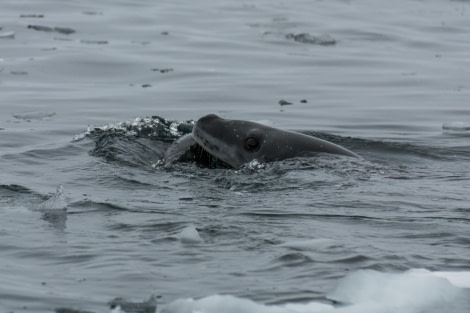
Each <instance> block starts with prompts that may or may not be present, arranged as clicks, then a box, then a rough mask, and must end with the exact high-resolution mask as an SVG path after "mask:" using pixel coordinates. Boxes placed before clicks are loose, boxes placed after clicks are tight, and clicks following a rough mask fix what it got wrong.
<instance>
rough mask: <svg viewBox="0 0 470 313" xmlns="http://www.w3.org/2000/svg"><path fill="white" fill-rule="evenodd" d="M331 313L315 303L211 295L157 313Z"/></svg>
mask: <svg viewBox="0 0 470 313" xmlns="http://www.w3.org/2000/svg"><path fill="white" fill-rule="evenodd" d="M333 311H334V307H333V306H331V305H328V304H323V303H316V302H311V303H307V304H287V305H265V304H259V303H256V302H254V301H252V300H249V299H241V298H237V297H234V296H230V295H212V296H209V297H206V298H202V299H199V300H194V299H180V300H176V301H174V302H172V303H170V304H168V305H166V306H163V307H162V309H161V310H160V311H159V313H196V312H197V313H221V312H223V313H240V312H243V313H317V312H318V313H320V312H325V313H327V312H333Z"/></svg>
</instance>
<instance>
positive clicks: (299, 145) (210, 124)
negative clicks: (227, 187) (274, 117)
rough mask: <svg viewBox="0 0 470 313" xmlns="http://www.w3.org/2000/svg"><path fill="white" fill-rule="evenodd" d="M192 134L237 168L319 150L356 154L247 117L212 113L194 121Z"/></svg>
mask: <svg viewBox="0 0 470 313" xmlns="http://www.w3.org/2000/svg"><path fill="white" fill-rule="evenodd" d="M192 138H193V139H194V141H195V142H196V143H197V144H198V145H199V146H201V147H202V148H203V149H204V150H205V151H207V152H208V153H209V154H210V155H212V156H213V157H215V158H217V159H219V160H221V161H223V162H224V163H226V164H228V165H229V166H230V167H233V168H240V167H241V166H242V165H243V164H246V163H248V162H250V161H253V160H257V161H258V162H261V163H265V162H275V161H281V160H285V159H290V158H295V157H310V156H317V155H318V154H321V153H330V154H339V155H345V156H349V157H356V158H357V157H359V156H358V155H357V154H355V153H354V152H351V151H349V150H347V149H345V148H343V147H341V146H338V145H336V144H334V143H331V142H328V141H326V140H322V139H319V138H315V137H313V136H307V135H304V134H300V133H296V132H291V131H286V130H281V129H277V128H273V127H269V126H265V125H262V124H258V123H254V122H249V121H241V120H227V119H223V118H220V117H219V116H217V115H215V114H209V115H206V116H204V117H201V118H200V119H199V120H198V121H197V123H196V125H195V126H194V128H193V131H192ZM185 140H189V139H185Z"/></svg>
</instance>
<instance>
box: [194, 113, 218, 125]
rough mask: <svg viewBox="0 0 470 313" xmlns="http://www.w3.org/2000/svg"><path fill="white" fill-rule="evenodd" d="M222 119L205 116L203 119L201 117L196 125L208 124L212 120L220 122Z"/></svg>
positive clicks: (214, 116) (210, 115) (213, 115)
mask: <svg viewBox="0 0 470 313" xmlns="http://www.w3.org/2000/svg"><path fill="white" fill-rule="evenodd" d="M221 119H222V118H220V117H219V116H218V115H215V114H207V115H205V116H203V117H201V118H200V119H199V120H198V121H197V122H198V123H210V122H212V121H214V120H221Z"/></svg>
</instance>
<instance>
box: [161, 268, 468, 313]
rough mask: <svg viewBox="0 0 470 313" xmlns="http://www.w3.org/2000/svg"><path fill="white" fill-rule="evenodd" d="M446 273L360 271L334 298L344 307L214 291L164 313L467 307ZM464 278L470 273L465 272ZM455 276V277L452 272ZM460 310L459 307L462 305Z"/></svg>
mask: <svg viewBox="0 0 470 313" xmlns="http://www.w3.org/2000/svg"><path fill="white" fill-rule="evenodd" d="M441 273H445V272H430V271H426V270H410V271H407V272H404V273H398V274H397V273H381V272H377V271H372V270H360V271H357V272H354V273H352V274H350V275H348V276H346V277H345V278H343V279H341V280H340V281H339V283H338V285H337V287H336V289H335V290H334V291H333V292H332V293H331V294H330V295H329V298H330V299H332V300H335V301H338V302H339V305H332V304H325V303H320V302H318V301H312V302H309V303H287V304H279V305H265V304H261V303H257V302H254V301H252V300H249V299H242V298H237V297H234V296H231V295H212V296H208V297H205V298H202V299H198V300H194V299H179V300H176V301H174V302H171V303H169V304H167V305H164V306H162V307H161V308H160V310H159V311H158V312H159V313H220V312H223V313H239V312H243V313H330V312H337V313H392V312H400V313H422V312H466V311H465V310H459V311H454V310H453V306H456V307H457V306H459V305H461V306H462V305H463V306H465V308H467V306H466V302H465V301H468V295H467V294H466V293H465V289H462V288H458V287H456V286H454V285H452V284H451V283H449V281H448V280H447V279H448V277H447V276H449V275H447V274H448V273H445V274H444V276H446V278H447V279H446V278H442V277H438V276H440V275H441ZM459 275H460V276H459V277H469V276H470V272H461V273H459ZM450 276H452V275H450ZM459 308H460V307H459Z"/></svg>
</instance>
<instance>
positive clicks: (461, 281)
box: [408, 269, 470, 288]
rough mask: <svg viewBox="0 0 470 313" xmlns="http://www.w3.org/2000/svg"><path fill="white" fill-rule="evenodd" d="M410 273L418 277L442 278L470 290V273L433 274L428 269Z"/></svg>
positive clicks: (414, 270) (415, 270)
mask: <svg viewBox="0 0 470 313" xmlns="http://www.w3.org/2000/svg"><path fill="white" fill-rule="evenodd" d="M408 272H409V273H410V274H412V275H416V276H434V277H442V278H445V279H447V280H448V281H449V282H450V283H451V284H452V285H454V286H456V287H460V288H470V272H463V271H462V272H431V271H429V270H426V269H413V270H410V271H408Z"/></svg>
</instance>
